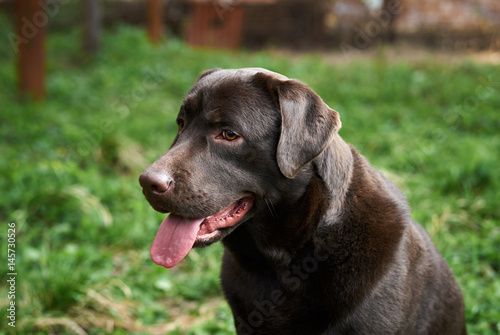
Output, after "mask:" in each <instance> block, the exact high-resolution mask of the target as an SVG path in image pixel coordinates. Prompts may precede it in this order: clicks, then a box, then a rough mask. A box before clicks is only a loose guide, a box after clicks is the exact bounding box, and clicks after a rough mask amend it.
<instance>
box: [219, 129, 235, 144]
mask: <svg viewBox="0 0 500 335" xmlns="http://www.w3.org/2000/svg"><path fill="white" fill-rule="evenodd" d="M238 137H239V136H238V135H236V133H235V132H233V131H231V130H223V131H222V138H224V139H225V140H226V141H234V140H235V139H237V138H238Z"/></svg>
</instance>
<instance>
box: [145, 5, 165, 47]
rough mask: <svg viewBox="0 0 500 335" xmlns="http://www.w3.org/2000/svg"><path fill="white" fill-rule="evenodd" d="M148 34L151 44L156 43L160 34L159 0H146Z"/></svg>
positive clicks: (160, 7) (160, 9) (160, 10)
mask: <svg viewBox="0 0 500 335" xmlns="http://www.w3.org/2000/svg"><path fill="white" fill-rule="evenodd" d="M147 6H148V34H149V40H150V41H151V43H153V44H158V43H159V42H160V38H161V35H162V30H163V27H162V17H163V15H162V6H161V0H148V4H147Z"/></svg>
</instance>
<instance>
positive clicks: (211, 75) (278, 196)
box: [139, 68, 340, 267]
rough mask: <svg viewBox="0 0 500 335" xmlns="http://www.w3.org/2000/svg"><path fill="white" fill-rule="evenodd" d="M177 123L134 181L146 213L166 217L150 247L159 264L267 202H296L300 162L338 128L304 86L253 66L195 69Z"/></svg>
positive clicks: (307, 171) (303, 170) (303, 171)
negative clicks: (169, 142) (196, 76)
mask: <svg viewBox="0 0 500 335" xmlns="http://www.w3.org/2000/svg"><path fill="white" fill-rule="evenodd" d="M177 124H178V127H179V131H178V134H177V136H176V138H175V140H174V142H173V144H172V146H171V148H170V149H169V150H168V151H167V152H166V153H165V154H163V156H161V157H160V158H159V159H158V160H157V161H156V162H155V163H153V164H152V165H151V166H150V167H149V168H148V169H147V170H146V171H145V172H144V173H143V174H142V175H141V177H140V179H139V181H140V184H141V186H142V188H143V193H144V195H145V196H146V198H147V200H148V201H149V203H150V204H151V205H152V206H153V208H154V209H156V210H158V211H160V212H164V213H167V212H170V213H171V214H170V215H169V216H168V217H167V218H166V219H165V220H164V221H163V222H162V224H161V226H160V228H159V230H158V233H157V235H156V238H155V240H154V242H153V245H152V247H151V257H152V259H153V261H154V262H155V263H156V264H158V265H162V266H165V267H173V266H175V265H176V264H177V263H179V262H180V261H181V260H182V259H183V258H184V257H185V256H186V255H187V253H188V252H189V250H190V249H191V248H192V247H193V246H195V247H199V246H205V245H209V244H211V243H213V242H216V241H219V240H221V239H222V238H223V237H224V236H226V235H227V234H229V233H231V232H232V231H233V230H234V229H235V228H236V227H237V226H239V225H240V224H243V223H244V222H245V221H247V220H248V219H249V218H251V217H254V216H257V215H261V213H263V212H269V209H268V205H267V204H268V203H273V204H277V203H280V202H288V203H293V202H294V201H297V200H298V198H300V196H301V195H302V194H303V193H304V190H305V187H306V185H307V183H308V180H309V178H310V176H311V173H312V172H311V170H312V169H311V168H310V164H309V163H310V162H311V161H312V160H313V159H314V158H316V157H317V156H318V155H320V154H321V152H322V151H323V150H324V149H325V148H326V147H327V145H328V144H329V142H330V141H331V139H332V138H333V136H334V135H335V134H336V132H337V131H338V129H339V128H340V120H339V116H338V113H337V112H335V111H333V110H332V109H330V108H329V107H328V106H327V105H326V104H325V103H324V102H323V101H322V100H321V98H320V97H319V96H318V95H317V94H315V93H314V92H313V91H312V90H311V89H310V88H309V87H308V86H306V85H305V84H303V83H301V82H299V81H296V80H290V79H288V78H286V77H284V76H282V75H279V74H277V73H274V72H271V71H268V70H264V69H256V68H249V69H239V70H220V69H215V70H210V71H207V72H205V73H203V74H202V75H201V77H200V78H199V79H198V80H197V82H196V83H195V85H194V86H193V88H192V89H191V90H190V91H189V93H188V94H187V95H186V97H185V99H184V101H183V103H182V106H181V109H180V111H179V115H178V117H177Z"/></svg>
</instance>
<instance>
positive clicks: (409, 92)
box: [0, 18, 500, 334]
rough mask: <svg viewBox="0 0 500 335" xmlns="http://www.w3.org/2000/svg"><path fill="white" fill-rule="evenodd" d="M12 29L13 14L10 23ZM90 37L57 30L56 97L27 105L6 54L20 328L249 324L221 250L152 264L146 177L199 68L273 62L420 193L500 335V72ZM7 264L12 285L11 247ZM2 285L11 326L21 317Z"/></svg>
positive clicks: (5, 115)
mask: <svg viewBox="0 0 500 335" xmlns="http://www.w3.org/2000/svg"><path fill="white" fill-rule="evenodd" d="M9 29H11V28H10V26H9V25H8V22H7V21H6V19H5V18H0V33H1V35H2V36H5V34H6V32H7V31H9ZM79 41H80V35H79V33H78V31H74V30H71V31H68V32H51V35H50V42H49V46H48V52H49V54H48V78H47V92H48V96H47V99H46V101H45V102H44V103H40V104H37V103H31V102H29V101H24V102H20V101H19V100H18V99H16V96H17V91H16V79H15V59H14V55H13V54H12V53H11V52H9V51H8V49H6V48H4V49H3V50H2V51H1V52H0V110H1V112H0V140H1V144H0V157H1V159H0V174H1V176H2V178H0V189H1V190H2V192H1V194H0V221H1V222H2V227H3V228H2V231H3V232H2V234H3V236H2V238H1V242H0V244H1V246H2V247H1V250H2V255H6V235H7V225H6V223H7V222H15V223H16V271H17V273H18V276H17V282H16V306H17V324H16V331H17V333H18V334H38V333H39V334H44V333H47V332H52V333H60V334H74V333H78V332H79V331H83V330H85V331H86V332H87V333H88V334H103V333H104V334H130V333H134V334H149V333H169V334H233V333H234V326H233V324H232V318H231V313H230V310H229V308H228V306H227V305H226V303H225V302H224V300H223V298H222V293H221V289H220V287H219V279H218V276H219V267H220V256H221V252H222V248H221V245H220V244H218V245H214V246H211V247H209V248H206V249H203V250H195V251H192V252H191V253H190V254H189V256H188V259H186V260H185V261H183V262H182V263H181V264H180V265H179V266H178V267H176V268H175V269H174V270H165V269H163V268H160V267H158V266H156V265H154V264H153V263H152V261H151V260H150V258H149V247H150V245H151V242H152V241H153V238H154V235H155V233H156V229H157V227H158V225H159V223H160V222H161V220H162V219H163V215H161V214H158V213H156V212H154V211H153V209H152V208H151V207H150V206H149V204H148V203H147V202H146V201H145V199H144V198H143V195H142V193H141V190H140V187H139V184H138V181H137V179H138V176H139V174H140V173H141V171H142V170H143V168H144V167H145V166H147V165H148V164H149V163H151V162H153V161H154V160H155V159H156V158H157V157H158V156H159V155H160V154H161V153H163V152H164V151H166V150H167V149H168V147H169V145H170V143H171V141H172V139H173V136H174V134H175V131H176V125H175V122H174V120H175V115H176V113H177V110H178V108H179V105H180V103H181V101H182V99H183V95H184V94H185V93H186V92H187V91H188V90H189V88H190V87H191V85H192V83H193V82H194V80H195V79H196V77H197V76H198V74H199V73H200V72H201V71H203V70H204V69H208V68H213V67H222V68H236V67H247V66H262V67H266V68H269V69H271V70H274V71H277V72H281V73H283V74H286V75H287V76H289V77H293V78H298V79H300V80H302V81H304V82H306V83H308V84H310V86H311V87H312V88H313V89H315V90H316V91H317V92H318V93H319V94H320V95H321V96H322V97H323V99H324V100H325V101H326V102H327V103H328V104H329V105H330V106H331V107H333V108H334V109H336V110H338V111H339V112H340V114H341V118H342V122H343V128H342V129H341V131H340V134H341V136H342V137H343V138H344V139H345V140H346V141H347V142H349V143H352V144H354V145H355V146H356V147H357V148H358V149H359V150H360V152H361V153H362V154H364V155H365V156H366V157H367V158H368V159H369V160H370V161H371V162H372V163H373V165H374V166H375V167H377V168H378V169H380V170H382V171H383V172H384V173H386V174H387V175H388V176H389V177H390V178H391V179H392V180H393V181H395V182H396V183H397V184H398V185H399V186H400V187H401V188H402V189H403V191H404V192H405V194H406V195H407V197H408V200H409V202H410V205H411V207H412V215H413V217H414V218H415V219H416V220H418V221H419V222H421V223H422V224H423V225H424V226H425V227H426V228H427V229H428V231H429V232H430V234H431V235H432V237H433V240H434V241H435V243H436V245H437V246H438V249H439V250H440V251H441V253H442V254H443V255H444V257H445V258H446V260H447V261H448V263H449V264H450V266H451V267H452V269H453V271H454V273H455V275H456V277H457V279H458V281H459V283H460V285H461V287H462V290H463V292H464V295H465V300H466V309H467V310H466V312H467V323H468V328H469V332H470V334H500V305H499V303H498V302H499V301H500V273H499V272H500V227H499V222H500V210H499V204H500V191H499V189H500V178H499V171H500V170H499V165H500V159H499V153H500V115H499V111H500V70H499V69H498V67H494V66H490V65H481V64H476V63H473V62H470V61H464V62H462V63H460V64H455V65H451V64H436V63H432V62H429V61H424V62H419V63H413V64H409V63H405V62H397V63H394V64H393V63H389V62H387V61H386V60H384V58H383V57H380V58H379V59H374V60H366V61H363V62H362V61H358V62H351V63H346V64H344V65H342V66H338V65H337V66H331V65H328V64H327V63H325V62H324V61H322V59H321V58H320V57H319V56H314V55H310V56H302V57H298V58H295V59H294V60H287V59H284V57H279V56H276V55H275V56H273V55H272V54H269V53H266V52H259V53H250V52H225V51H202V50H193V49H191V48H189V47H187V46H186V45H184V44H183V43H182V42H180V41H177V40H166V41H165V42H164V43H162V44H161V45H160V46H158V47H156V48H155V47H151V46H150V45H149V43H148V42H147V38H146V37H145V34H144V32H143V31H142V30H138V29H135V28H129V27H120V28H118V29H116V30H115V31H112V32H105V33H104V35H103V44H102V49H101V51H100V52H99V54H98V55H97V56H96V57H95V59H92V60H90V61H84V60H83V59H82V58H81V56H80V55H79ZM4 257H5V258H4V261H3V262H2V264H4V265H3V269H2V271H0V273H2V282H4V283H5V280H6V279H7V278H6V273H7V269H6V268H7V265H6V261H7V260H6V256H4ZM6 289H7V288H6V286H5V285H2V286H1V288H0V304H1V308H0V320H2V321H1V322H2V323H1V325H0V334H3V333H8V332H9V329H10V327H7V325H6V321H5V320H6V315H7V314H6V313H7V312H6V304H7V303H8V299H7V291H6Z"/></svg>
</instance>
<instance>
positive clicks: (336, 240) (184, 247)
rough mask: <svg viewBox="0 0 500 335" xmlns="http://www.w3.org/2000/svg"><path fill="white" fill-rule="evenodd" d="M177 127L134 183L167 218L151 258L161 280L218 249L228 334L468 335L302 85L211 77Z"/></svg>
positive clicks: (392, 208)
mask: <svg viewBox="0 0 500 335" xmlns="http://www.w3.org/2000/svg"><path fill="white" fill-rule="evenodd" d="M177 124H178V126H179V131H178V134H177V137H176V138H175V140H174V143H173V144H172V146H171V148H170V149H169V150H168V151H167V152H166V153H165V154H163V156H161V157H160V158H159V159H158V160H157V161H156V162H155V163H154V164H152V165H151V166H150V167H149V168H148V169H147V170H146V171H145V172H144V173H143V174H142V175H141V177H140V184H141V185H142V188H143V192H144V194H145V196H146V198H147V200H148V201H149V203H150V204H151V205H152V207H153V208H154V209H156V210H157V211H160V212H163V213H167V212H170V213H171V214H170V215H169V216H168V217H167V218H166V219H165V220H164V221H163V222H162V223H161V225H160V227H159V229H158V233H157V235H156V237H155V239H154V241H153V245H152V247H151V251H150V252H151V257H152V259H153V261H154V262H155V263H156V264H158V265H161V266H164V267H167V268H171V267H173V266H175V265H177V264H178V263H179V262H180V261H181V260H182V259H183V258H184V257H185V256H186V255H187V253H188V252H189V251H190V250H191V248H193V247H204V246H208V245H210V244H212V243H214V242H217V241H222V243H223V244H224V256H223V262H222V274H221V282H222V287H223V291H224V294H225V296H226V298H227V300H228V302H229V305H230V306H231V309H232V311H233V315H234V320H235V325H236V329H237V332H238V334H305V335H311V334H404V335H407V334H439V335H444V334H466V328H465V321H464V303H463V298H462V293H461V291H460V288H459V286H458V284H457V282H456V281H455V278H454V276H453V274H452V272H451V270H450V268H449V267H448V265H447V264H446V262H445V261H444V259H443V258H442V257H441V256H440V254H439V253H438V251H437V250H436V248H435V246H434V245H433V243H432V242H431V239H430V238H429V236H428V235H427V233H426V232H425V231H424V229H423V228H422V227H421V226H420V225H419V224H418V223H417V222H415V221H413V220H412V219H411V218H410V214H409V209H408V204H407V202H406V200H405V197H404V196H403V194H402V193H401V191H400V190H399V189H398V188H397V187H396V186H395V185H394V184H392V183H391V182H390V181H389V180H387V179H386V178H384V176H383V175H382V174H380V173H379V172H377V171H376V170H375V169H374V168H373V167H372V166H371V165H370V164H369V163H368V161H367V160H366V159H365V158H364V157H363V156H361V155H360V154H359V153H358V152H357V151H356V149H354V148H353V147H351V146H349V145H348V144H346V143H345V142H344V141H343V140H342V138H341V137H340V136H339V135H338V130H339V128H340V125H341V123H340V119H339V114H338V113H337V112H336V111H334V110H332V109H331V108H329V107H328V106H327V105H326V104H325V103H324V102H323V101H322V100H321V98H320V97H319V96H318V95H317V94H316V93H314V92H313V91H312V90H311V89H310V88H309V87H308V86H307V85H305V84H303V83H302V82H300V81H297V80H291V79H288V78H287V77H285V76H282V75H280V74H277V73H274V72H271V71H268V70H265V69H259V68H247V69H238V70H221V69H215V70H210V71H207V72H205V73H203V74H202V75H201V77H200V78H199V79H198V80H197V81H196V83H195V84H194V86H193V88H192V89H191V90H190V91H189V93H188V94H187V95H186V97H185V99H184V101H183V103H182V106H181V108H180V112H179V115H178V117H177Z"/></svg>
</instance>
